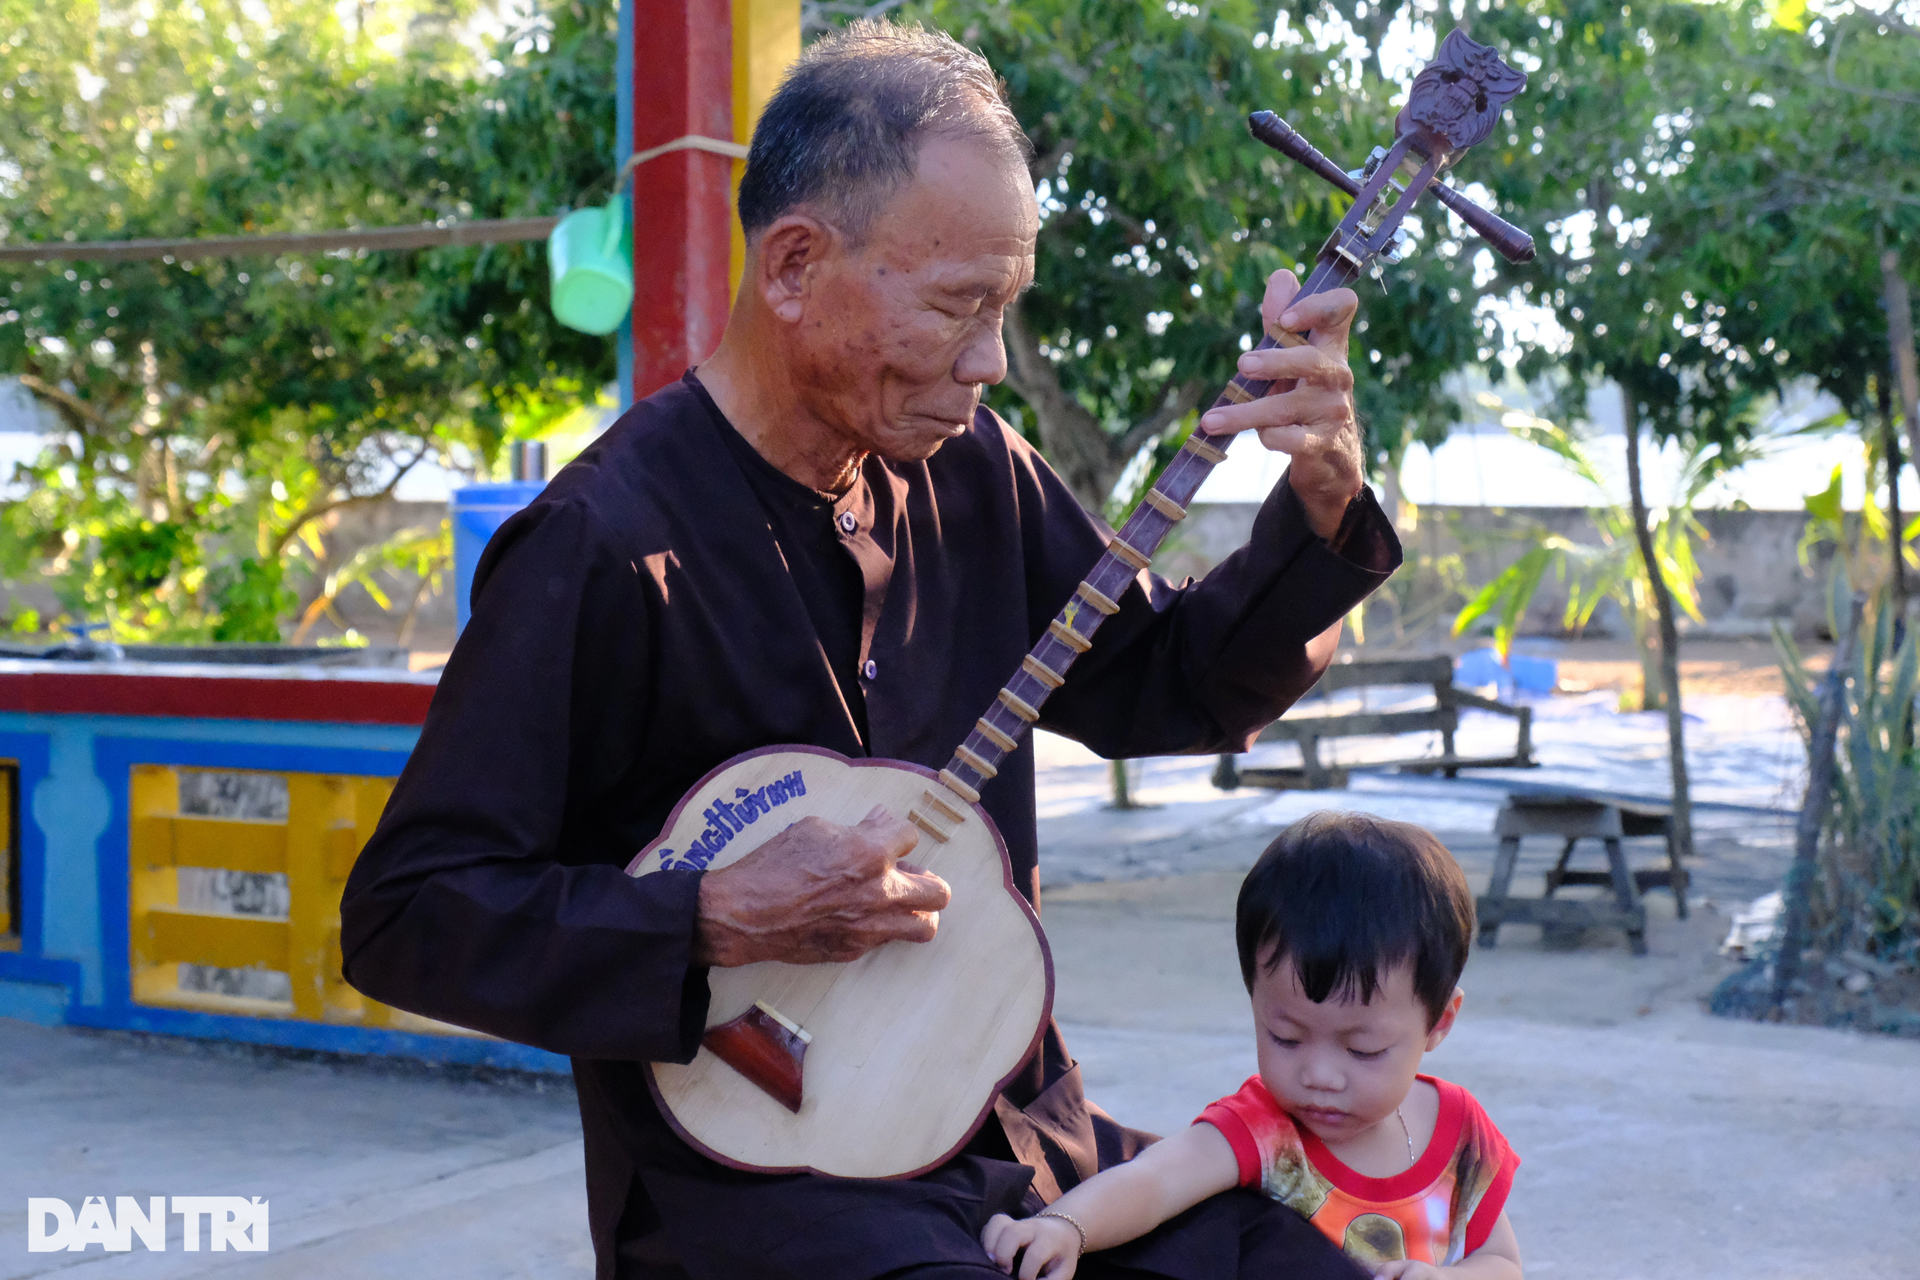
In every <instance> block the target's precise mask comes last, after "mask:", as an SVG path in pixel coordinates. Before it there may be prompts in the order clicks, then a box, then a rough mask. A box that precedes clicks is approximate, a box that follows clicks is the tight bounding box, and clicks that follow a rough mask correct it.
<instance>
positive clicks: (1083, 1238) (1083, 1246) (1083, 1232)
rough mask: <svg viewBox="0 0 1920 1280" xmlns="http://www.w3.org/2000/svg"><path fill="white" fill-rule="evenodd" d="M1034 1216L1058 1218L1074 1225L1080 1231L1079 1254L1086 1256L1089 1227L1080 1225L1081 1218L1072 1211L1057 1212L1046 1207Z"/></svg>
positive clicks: (1071, 1225) (1069, 1224)
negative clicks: (1071, 1212)
mask: <svg viewBox="0 0 1920 1280" xmlns="http://www.w3.org/2000/svg"><path fill="white" fill-rule="evenodd" d="M1033 1216H1034V1217H1036V1218H1058V1219H1060V1221H1062V1222H1064V1223H1066V1224H1067V1225H1068V1226H1070V1227H1072V1228H1073V1229H1074V1230H1075V1231H1077V1232H1079V1234H1080V1253H1079V1254H1078V1255H1077V1256H1079V1257H1083V1258H1084V1257H1085V1256H1086V1254H1087V1229H1086V1228H1085V1227H1083V1226H1081V1225H1080V1220H1079V1219H1078V1218H1076V1217H1074V1216H1073V1215H1072V1214H1070V1213H1055V1212H1054V1211H1053V1210H1052V1209H1044V1210H1042V1211H1041V1212H1039V1213H1036V1214H1034V1215H1033Z"/></svg>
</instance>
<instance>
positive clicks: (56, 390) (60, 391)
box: [14, 373, 107, 428]
mask: <svg viewBox="0 0 1920 1280" xmlns="http://www.w3.org/2000/svg"><path fill="white" fill-rule="evenodd" d="M14 379H15V381H17V382H18V383H19V384H20V385H21V386H23V387H25V388H26V389H27V390H29V391H31V392H33V393H34V394H35V395H37V396H45V397H46V398H47V399H49V400H51V401H53V402H54V403H55V404H57V405H59V406H60V407H61V408H63V409H65V410H66V411H67V412H68V413H69V414H71V415H72V416H73V417H75V418H78V419H79V420H80V421H82V422H91V423H92V424H93V425H94V426H96V427H101V428H105V427H106V425H107V423H106V419H104V418H102V417H101V416H100V415H99V413H97V412H96V411H95V410H94V408H93V406H92V405H90V404H88V403H87V402H86V401H85V400H82V399H80V398H79V397H78V396H76V395H74V394H73V393H72V392H70V391H68V390H67V389H66V388H64V387H61V386H57V385H56V384H54V383H51V382H48V381H47V380H46V379H44V378H37V377H35V376H34V375H33V374H31V373H21V374H16V375H14Z"/></svg>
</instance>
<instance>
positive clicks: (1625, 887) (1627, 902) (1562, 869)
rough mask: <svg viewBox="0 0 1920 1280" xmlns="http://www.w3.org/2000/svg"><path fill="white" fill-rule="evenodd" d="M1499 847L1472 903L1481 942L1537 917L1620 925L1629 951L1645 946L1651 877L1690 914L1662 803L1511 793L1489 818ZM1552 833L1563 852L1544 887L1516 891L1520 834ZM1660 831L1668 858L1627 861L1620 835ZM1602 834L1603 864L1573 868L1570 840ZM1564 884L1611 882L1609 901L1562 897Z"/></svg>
mask: <svg viewBox="0 0 1920 1280" xmlns="http://www.w3.org/2000/svg"><path fill="white" fill-rule="evenodd" d="M1493 831H1494V834H1495V835H1497V836H1499V837H1500V852H1499V853H1498V854H1497V855H1496V856H1495V858H1494V862H1493V879H1492V882H1491V883H1490V884H1489V885H1488V887H1487V893H1486V895H1485V896H1484V897H1481V898H1480V899H1478V900H1477V901H1476V902H1475V904H1474V906H1475V910H1476V912H1477V913H1478V915H1479V918H1480V945H1481V946H1483V947H1492V946H1496V945H1498V944H1499V940H1500V926H1501V925H1503V924H1537V925H1540V926H1541V927H1542V928H1546V929H1587V928H1613V929H1624V930H1625V931H1626V934H1627V942H1628V944H1629V946H1630V947H1631V948H1632V950H1633V954H1634V955H1637V956H1643V955H1645V954H1646V953H1647V909H1646V907H1645V906H1644V905H1643V904H1642V903H1641V901H1640V895H1641V894H1642V893H1643V892H1645V891H1646V890H1647V889H1650V888H1653V887H1654V886H1656V885H1666V886H1668V887H1669V888H1671V889H1672V890H1673V893H1674V898H1675V900H1676V902H1677V904H1678V910H1679V913H1680V916H1681V918H1682V919H1684V918H1685V917H1686V914H1687V874H1686V870H1685V869H1684V868H1683V867H1682V866H1681V865H1680V858H1679V852H1678V850H1676V849H1675V848H1674V846H1673V832H1672V830H1671V820H1670V814H1669V811H1668V810H1667V809H1666V807H1665V806H1659V805H1626V804H1620V803H1617V802H1610V801H1605V800H1596V799H1592V798H1590V797H1586V796H1566V795H1560V796H1556V795H1539V796H1510V797H1508V799H1507V803H1506V804H1505V805H1504V806H1502V808H1501V810H1500V815H1499V817H1497V818H1496V819H1495V820H1494V824H1493ZM1534 835H1553V836H1560V837H1562V838H1563V839H1564V840H1565V841H1566V846H1565V847H1564V848H1563V849H1561V851H1560V860H1559V861H1558V862H1557V863H1555V864H1554V867H1553V870H1551V871H1549V872H1547V890H1546V893H1545V894H1544V895H1543V896H1541V897H1538V898H1515V897H1513V896H1511V890H1512V887H1513V867H1514V863H1515V861H1516V860H1518V858H1519V857H1520V839H1521V837H1522V836H1534ZM1643 835H1647V836H1650V835H1664V836H1665V837H1666V838H1667V865H1666V866H1665V867H1660V868H1650V869H1648V870H1645V871H1638V872H1635V871H1630V870H1629V869H1628V868H1627V856H1626V852H1625V851H1624V850H1623V849H1622V848H1621V846H1620V841H1621V840H1622V839H1623V838H1624V837H1627V836H1643ZM1583 839H1594V840H1599V841H1600V842H1601V843H1602V844H1603V845H1604V846H1605V847H1606V851H1607V869H1606V870H1605V871H1571V870H1568V868H1567V863H1568V861H1569V860H1570V859H1571V858H1572V857H1573V848H1574V845H1576V844H1577V843H1579V842H1580V841H1581V840H1583ZM1569 884H1590V885H1600V886H1603V887H1604V886H1611V887H1612V889H1613V902H1612V903H1611V904H1609V903H1608V902H1607V901H1606V900H1605V899H1597V900H1595V899H1589V900H1586V901H1578V902H1573V901H1566V900H1564V899H1555V898H1554V896H1553V895H1554V893H1555V892H1556V891H1557V890H1558V889H1559V888H1560V887H1561V886H1562V885H1569Z"/></svg>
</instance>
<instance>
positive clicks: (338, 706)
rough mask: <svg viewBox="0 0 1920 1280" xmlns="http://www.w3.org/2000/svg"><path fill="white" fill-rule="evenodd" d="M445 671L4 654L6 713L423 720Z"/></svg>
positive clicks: (0, 687)
mask: <svg viewBox="0 0 1920 1280" xmlns="http://www.w3.org/2000/svg"><path fill="white" fill-rule="evenodd" d="M438 683H439V676H438V674H437V673H436V672H431V671H422V672H418V673H413V672H405V671H396V670H392V669H381V668H360V669H356V668H351V667H348V668H341V667H321V666H303V665H302V666H280V665H274V666H264V665H263V666H244V665H237V664H231V663H205V664H189V663H149V662H36V661H31V660H0V712H6V711H18V712H36V713H40V714H56V715H111V716H174V717H186V718H191V719H203V720H281V721H288V720H291V721H299V722H305V723H317V724H388V725H418V724H420V723H421V722H422V721H423V720H425V719H426V715H427V704H428V703H429V702H431V701H432V700H433V691H434V688H435V686H436V685H437V684H438Z"/></svg>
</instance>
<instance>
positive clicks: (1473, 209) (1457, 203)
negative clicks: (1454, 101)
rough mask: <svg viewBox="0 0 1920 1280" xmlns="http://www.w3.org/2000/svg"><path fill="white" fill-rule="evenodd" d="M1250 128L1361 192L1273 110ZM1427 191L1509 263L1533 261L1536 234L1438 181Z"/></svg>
mask: <svg viewBox="0 0 1920 1280" xmlns="http://www.w3.org/2000/svg"><path fill="white" fill-rule="evenodd" d="M1247 131H1248V132H1249V133H1251V134H1253V136H1254V137H1255V138H1256V139H1257V140H1259V141H1260V142H1263V143H1265V144H1266V145H1267V146H1269V147H1272V148H1273V149H1274V150H1275V151H1278V152H1279V153H1280V154H1281V155H1283V156H1285V157H1287V158H1288V159H1289V160H1293V161H1296V162H1298V163H1299V164H1301V165H1304V166H1305V167H1306V168H1308V169H1310V170H1312V171H1313V173H1314V174H1315V175H1317V176H1318V177H1320V178H1321V179H1322V180H1323V181H1325V182H1327V183H1329V184H1330V185H1332V186H1335V187H1338V188H1339V189H1340V190H1342V191H1344V192H1346V193H1347V194H1348V195H1350V196H1357V195H1359V194H1360V181H1359V180H1358V179H1356V178H1355V177H1353V176H1352V175H1350V174H1348V173H1347V172H1346V171H1344V170H1343V169H1341V168H1340V166H1339V165H1337V164H1335V163H1334V162H1333V161H1331V160H1329V159H1327V157H1326V156H1325V155H1323V154H1322V153H1321V152H1320V150H1319V149H1318V148H1316V147H1315V146H1314V145H1313V144H1312V143H1311V142H1308V141H1307V140H1306V139H1305V138H1303V137H1301V136H1300V132H1299V130H1297V129H1295V128H1294V127H1293V126H1292V125H1290V124H1288V123H1287V122H1286V121H1285V120H1282V119H1281V118H1280V117H1279V116H1277V115H1275V114H1274V113H1273V112H1271V111H1256V112H1254V113H1253V114H1252V115H1250V116H1248V117H1247ZM1427 194H1428V195H1429V196H1431V197H1433V198H1434V199H1435V200H1437V201H1439V202H1440V203H1441V204H1442V205H1443V206H1445V207H1446V208H1447V209H1449V210H1451V211H1452V212H1453V213H1454V214H1455V215H1456V216H1458V217H1459V219H1460V221H1462V222H1464V223H1466V224H1467V225H1468V226H1469V227H1472V228H1473V230H1474V231H1475V232H1476V233H1477V234H1478V235H1479V236H1480V238H1481V239H1483V240H1485V241H1486V242H1487V245H1488V247H1490V248H1491V249H1492V250H1493V251H1494V252H1495V253H1497V254H1499V255H1500V256H1501V257H1503V258H1505V259H1506V260H1507V261H1508V262H1513V263H1521V262H1532V261H1533V252H1534V251H1533V237H1532V236H1530V235H1528V234H1527V233H1526V232H1524V231H1522V230H1521V229H1520V228H1518V227H1516V226H1514V225H1513V224H1512V223H1511V222H1508V221H1507V220H1506V219H1505V218H1502V217H1501V216H1500V215H1499V214H1497V213H1493V212H1491V211H1489V210H1487V209H1482V208H1481V207H1480V206H1479V205H1477V204H1475V203H1474V202H1473V201H1471V200H1469V199H1467V198H1466V197H1465V196H1463V195H1461V194H1460V193H1459V192H1458V191H1455V190H1454V189H1453V188H1451V187H1443V186H1441V185H1440V184H1439V183H1437V182H1436V183H1435V184H1434V185H1432V186H1430V187H1428V188H1427Z"/></svg>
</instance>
